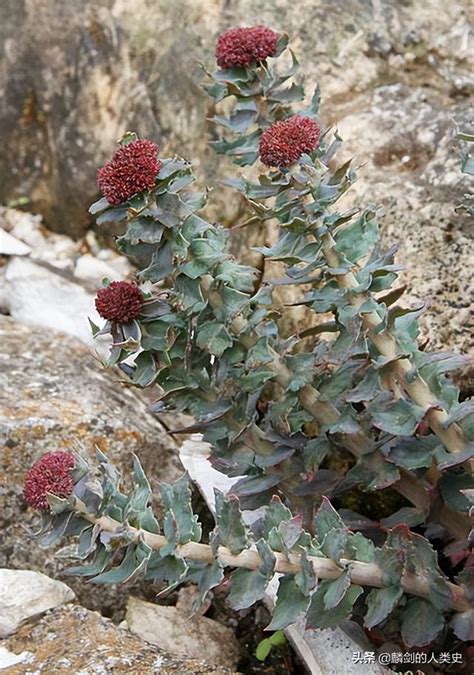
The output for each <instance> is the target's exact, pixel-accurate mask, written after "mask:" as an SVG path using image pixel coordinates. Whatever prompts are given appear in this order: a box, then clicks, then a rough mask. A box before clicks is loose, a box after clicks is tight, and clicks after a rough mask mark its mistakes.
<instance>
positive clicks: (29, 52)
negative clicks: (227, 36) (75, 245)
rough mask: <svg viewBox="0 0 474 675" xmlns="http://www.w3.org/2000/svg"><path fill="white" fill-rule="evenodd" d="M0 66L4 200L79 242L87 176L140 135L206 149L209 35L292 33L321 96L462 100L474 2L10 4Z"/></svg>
mask: <svg viewBox="0 0 474 675" xmlns="http://www.w3.org/2000/svg"><path fill="white" fill-rule="evenodd" d="M6 2H7V8H8V10H7V11H5V12H4V16H3V17H2V18H3V21H2V28H1V36H2V38H3V43H4V50H3V55H2V56H1V57H0V90H2V92H3V96H2V116H1V118H2V122H1V125H0V139H1V141H2V147H3V150H4V151H3V153H2V158H3V159H0V185H1V186H2V187H1V189H0V201H3V202H4V203H7V202H9V201H10V200H12V199H17V198H19V197H25V196H27V197H28V198H29V200H30V204H31V208H32V210H35V211H36V210H38V211H40V212H41V213H42V214H43V215H44V217H45V219H46V222H47V223H48V225H50V226H51V227H52V228H53V229H55V230H56V231H62V232H67V233H69V234H71V235H74V236H79V235H81V234H82V233H83V232H84V231H85V229H87V226H88V223H89V222H90V221H89V218H88V216H87V207H88V205H89V203H90V202H91V201H92V200H93V198H94V197H95V195H96V192H97V190H96V187H95V169H96V167H97V166H100V165H101V164H102V163H103V162H104V160H106V159H107V158H108V157H109V155H110V153H111V149H112V147H113V144H114V142H115V140H116V139H117V138H119V137H120V136H121V134H122V133H123V132H124V131H126V130H127V129H130V128H136V129H137V131H138V132H139V133H140V134H141V135H145V136H146V135H148V136H151V137H153V138H154V139H156V140H158V141H159V142H160V144H161V145H162V146H163V150H164V152H165V153H169V152H174V151H177V152H180V153H184V154H186V156H189V157H194V158H195V159H196V160H197V161H198V163H199V168H200V169H201V170H203V172H204V173H205V175H206V177H207V178H208V179H210V180H212V181H213V180H214V179H215V178H216V177H218V176H220V174H221V172H222V166H223V162H222V161H221V160H216V158H215V156H213V154H212V153H211V152H209V151H207V150H206V134H207V131H208V128H207V123H206V119H205V118H206V116H207V115H206V113H207V112H208V106H209V100H208V99H207V97H206V95H205V94H204V92H203V91H202V90H201V88H200V86H199V84H200V81H201V78H202V71H201V69H200V67H199V63H200V62H202V63H204V64H206V65H207V66H208V67H210V68H212V67H213V65H214V63H213V51H214V44H215V39H216V36H217V34H218V33H219V32H220V31H222V30H224V29H225V28H228V27H231V26H234V25H244V24H246V25H251V24H255V23H265V24H267V25H269V26H271V27H272V28H274V29H275V30H278V31H287V32H288V33H289V34H290V36H291V39H292V46H293V47H294V48H295V50H297V52H298V56H299V58H300V60H301V61H302V63H303V66H304V72H305V74H306V75H307V76H308V78H309V79H311V80H312V81H313V82H316V81H317V80H319V81H320V83H321V85H322V90H323V95H324V97H325V98H328V97H333V98H337V97H341V96H347V95H349V96H353V95H354V93H357V92H364V91H366V90H368V89H371V88H373V87H374V86H378V85H380V84H381V83H387V82H400V81H401V82H406V83H409V84H413V83H417V84H418V85H423V86H428V87H432V88H434V89H439V90H443V91H445V92H447V93H451V94H453V95H457V94H463V93H465V92H466V91H467V87H468V77H469V72H470V65H469V43H468V36H469V23H468V18H467V14H468V11H469V6H470V4H469V0H453V1H452V2H450V3H449V4H447V3H439V2H438V1H437V0H405V1H404V2H398V3H394V2H393V1H392V0H378V1H377V2H360V0H345V1H344V2H343V3H335V2H332V1H331V0H319V1H318V2H317V3H315V2H314V1H313V0H300V2H297V3H288V2H287V0H278V1H275V2H268V1H267V0H240V2H233V3H230V2H228V0H203V1H202V2H199V3H196V2H194V1H193V0H176V2H174V3H168V2H164V0H159V1H158V2H153V3H150V2H148V0H127V2H125V1H124V0H84V2H82V3H80V5H79V4H77V3H64V2H62V0H35V2H32V1H31V0H6Z"/></svg>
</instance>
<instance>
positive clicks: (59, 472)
mask: <svg viewBox="0 0 474 675" xmlns="http://www.w3.org/2000/svg"><path fill="white" fill-rule="evenodd" d="M75 463H76V462H75V459H74V455H73V454H72V453H71V452H67V451H63V450H57V451H56V452H48V453H47V454H46V455H43V457H41V459H39V460H38V461H37V462H36V463H35V464H33V466H32V467H31V469H30V470H29V471H28V472H27V474H26V476H25V483H24V486H23V496H24V497H25V500H26V501H27V503H28V504H29V505H30V506H32V507H33V508H34V509H36V510H38V511H49V508H50V507H49V504H48V500H47V499H46V495H47V494H48V493H51V494H53V495H56V497H69V495H70V494H71V493H72V490H73V487H74V482H73V480H72V477H71V469H73V468H74V466H75Z"/></svg>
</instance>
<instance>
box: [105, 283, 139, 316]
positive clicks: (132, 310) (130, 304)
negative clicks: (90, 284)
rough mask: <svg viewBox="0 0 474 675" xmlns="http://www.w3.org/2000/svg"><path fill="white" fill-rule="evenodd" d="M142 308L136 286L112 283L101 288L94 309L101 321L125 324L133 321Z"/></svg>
mask: <svg viewBox="0 0 474 675" xmlns="http://www.w3.org/2000/svg"><path fill="white" fill-rule="evenodd" d="M142 307H143V295H142V292H141V290H140V289H139V288H138V286H137V285H136V284H132V283H130V282H129V281H112V283H111V284H110V285H109V286H106V287H105V288H101V289H100V291H99V292H98V293H97V295H96V298H95V308H96V310H97V311H98V312H99V314H100V316H101V317H102V318H103V319H108V320H109V321H117V322H118V323H127V321H131V320H132V319H135V318H136V317H137V316H138V315H139V314H140V312H141V309H142Z"/></svg>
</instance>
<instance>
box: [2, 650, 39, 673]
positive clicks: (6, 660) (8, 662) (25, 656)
mask: <svg viewBox="0 0 474 675" xmlns="http://www.w3.org/2000/svg"><path fill="white" fill-rule="evenodd" d="M32 657H33V654H32V653H31V652H26V651H25V652H21V654H13V653H12V652H9V651H8V649H5V647H0V670H6V669H7V668H11V666H16V665H17V664H18V663H31V658H32ZM33 658H34V657H33ZM10 672H11V671H10Z"/></svg>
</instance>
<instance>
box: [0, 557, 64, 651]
mask: <svg viewBox="0 0 474 675" xmlns="http://www.w3.org/2000/svg"><path fill="white" fill-rule="evenodd" d="M74 597H75V596H74V593H73V591H72V590H71V589H70V588H69V586H66V584H63V583H62V582H61V581H56V580H55V579H50V578H49V577H47V576H46V575H45V574H41V573H40V572H32V571H31V570H9V569H0V638H6V637H8V636H9V635H11V634H12V633H14V632H15V631H16V629H17V628H18V626H20V625H21V624H22V623H24V622H25V621H26V620H27V619H30V618H32V617H35V616H38V615H39V614H43V613H44V612H46V611H47V610H48V609H53V607H58V606H59V605H62V604H64V603H65V602H70V601H71V600H74Z"/></svg>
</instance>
